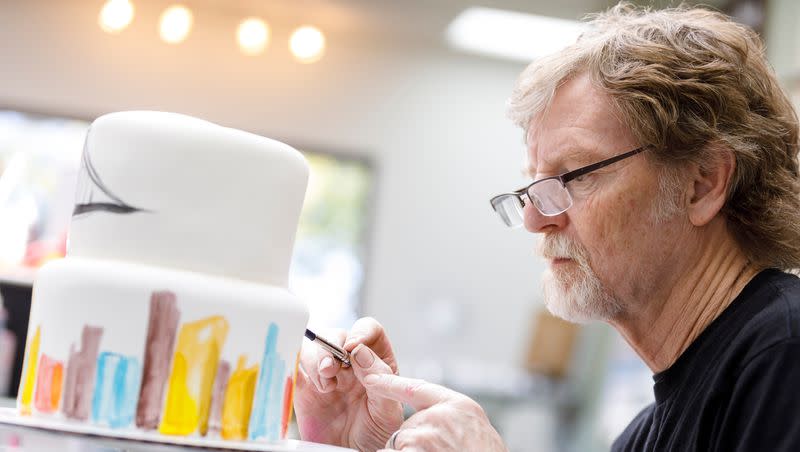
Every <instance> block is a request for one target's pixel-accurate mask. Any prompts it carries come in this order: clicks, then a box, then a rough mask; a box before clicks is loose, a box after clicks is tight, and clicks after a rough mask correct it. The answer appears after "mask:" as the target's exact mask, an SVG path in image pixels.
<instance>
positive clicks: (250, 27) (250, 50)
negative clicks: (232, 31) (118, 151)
mask: <svg viewBox="0 0 800 452" xmlns="http://www.w3.org/2000/svg"><path fill="white" fill-rule="evenodd" d="M236 40H237V41H238V42H239V48H240V49H241V50H242V52H244V53H245V54H247V55H258V54H259V53H261V52H263V51H264V49H265V48H266V47H267V43H268V42H269V27H268V26H267V24H266V23H265V22H264V21H263V20H261V19H258V18H255V17H251V18H249V19H245V20H243V21H242V23H240V24H239V28H238V29H237V30H236Z"/></svg>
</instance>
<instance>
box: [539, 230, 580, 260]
mask: <svg viewBox="0 0 800 452" xmlns="http://www.w3.org/2000/svg"><path fill="white" fill-rule="evenodd" d="M538 251H539V254H540V255H541V256H542V257H544V258H545V259H564V258H566V259H572V260H574V261H576V262H578V263H579V264H581V265H588V253H587V251H586V248H584V247H583V246H582V245H581V244H580V243H578V242H577V241H575V240H572V239H570V238H569V237H567V236H565V235H562V234H558V235H556V234H552V235H545V236H543V237H542V240H541V241H540V242H539V250H538Z"/></svg>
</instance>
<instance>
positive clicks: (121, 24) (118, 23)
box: [98, 0, 133, 33]
mask: <svg viewBox="0 0 800 452" xmlns="http://www.w3.org/2000/svg"><path fill="white" fill-rule="evenodd" d="M98 19H99V22H100V28H102V29H103V31H105V32H107V33H119V32H120V31H122V30H124V29H125V27H127V26H128V25H130V23H131V21H132V20H133V4H131V2H130V0H108V1H107V2H106V3H105V5H103V9H101V10H100V17H99V18H98Z"/></svg>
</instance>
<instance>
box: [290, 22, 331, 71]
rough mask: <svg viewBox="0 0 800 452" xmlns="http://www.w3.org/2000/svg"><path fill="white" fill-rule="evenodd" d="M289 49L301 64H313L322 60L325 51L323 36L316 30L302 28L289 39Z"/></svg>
mask: <svg viewBox="0 0 800 452" xmlns="http://www.w3.org/2000/svg"><path fill="white" fill-rule="evenodd" d="M289 49H290V50H291V51H292V54H293V55H294V56H295V58H297V60H298V61H300V62H301V63H313V62H314V61H317V60H319V59H320V58H322V53H323V52H324V51H325V36H324V35H323V34H322V32H321V31H319V30H318V29H317V28H314V27H312V26H308V25H305V26H302V27H300V28H298V29H297V30H295V31H294V33H292V36H291V38H289Z"/></svg>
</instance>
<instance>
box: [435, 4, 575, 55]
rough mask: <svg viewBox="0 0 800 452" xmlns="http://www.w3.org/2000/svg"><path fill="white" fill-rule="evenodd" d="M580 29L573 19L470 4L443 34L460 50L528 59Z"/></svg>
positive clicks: (561, 45) (570, 38) (559, 46)
mask: <svg viewBox="0 0 800 452" xmlns="http://www.w3.org/2000/svg"><path fill="white" fill-rule="evenodd" d="M584 30H586V25H585V24H583V23H582V22H578V21H574V20H566V19H556V18H553V17H545V16H536V15H533V14H523V13H518V12H514V11H506V10H501V9H492V8H481V7H472V8H467V9H466V10H464V11H462V12H461V14H459V15H458V16H457V17H456V18H455V19H453V21H452V22H451V23H450V25H448V27H447V31H446V36H447V40H448V41H449V42H450V44H451V45H453V46H455V47H457V48H459V49H462V50H466V51H469V52H474V53H479V54H483V55H488V56H493V57H500V58H506V59H511V60H517V61H524V62H530V61H531V60H533V59H536V58H539V57H541V56H544V55H548V54H550V53H553V52H556V51H558V50H561V49H563V48H564V47H566V46H568V45H570V44H572V43H573V42H575V41H576V40H577V39H578V36H580V34H581V33H583V31H584Z"/></svg>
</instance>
